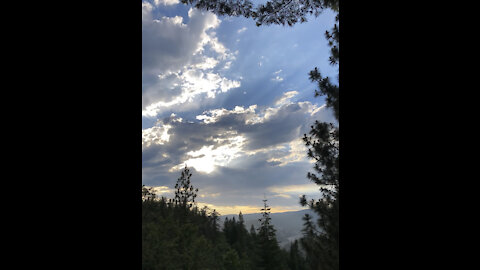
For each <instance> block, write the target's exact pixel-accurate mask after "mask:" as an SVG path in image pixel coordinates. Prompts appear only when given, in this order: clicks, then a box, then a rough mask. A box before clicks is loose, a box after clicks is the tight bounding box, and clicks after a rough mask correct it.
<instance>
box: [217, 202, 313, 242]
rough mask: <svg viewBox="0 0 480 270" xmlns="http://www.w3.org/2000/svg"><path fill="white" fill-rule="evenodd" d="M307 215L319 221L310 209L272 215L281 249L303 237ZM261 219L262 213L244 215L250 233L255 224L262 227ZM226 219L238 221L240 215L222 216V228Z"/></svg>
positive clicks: (256, 226)
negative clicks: (304, 218)
mask: <svg viewBox="0 0 480 270" xmlns="http://www.w3.org/2000/svg"><path fill="white" fill-rule="evenodd" d="M305 214H309V215H311V216H312V217H313V220H315V221H316V220H317V219H318V215H317V214H315V212H313V211H312V210H310V209H305V210H300V211H289V212H282V213H271V214H270V217H271V218H272V220H271V222H272V224H273V226H274V227H275V229H276V230H277V231H276V235H277V240H278V242H279V244H280V247H288V246H289V245H290V242H293V241H295V239H298V238H300V237H302V229H303V223H304V221H303V219H302V217H303V216H305ZM261 217H262V213H253V214H243V219H244V221H245V228H246V229H247V230H248V231H250V227H251V225H252V224H253V226H254V227H255V229H257V228H258V227H259V226H260V221H258V219H260V218H261ZM225 218H228V219H232V218H235V220H238V215H233V214H232V215H223V216H220V226H221V228H223V223H224V221H225Z"/></svg>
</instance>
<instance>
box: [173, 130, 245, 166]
mask: <svg viewBox="0 0 480 270" xmlns="http://www.w3.org/2000/svg"><path fill="white" fill-rule="evenodd" d="M217 140H219V139H217ZM244 143H245V137H243V136H236V137H233V138H229V139H228V143H227V144H225V145H222V146H218V147H216V148H214V146H213V145H208V146H203V147H202V148H201V149H200V150H198V151H190V152H188V153H187V155H188V156H190V157H191V158H190V159H187V160H186V161H185V164H186V165H187V166H189V167H194V168H195V170H197V171H199V172H204V173H207V174H209V173H211V172H213V171H214V170H215V166H226V165H227V164H228V163H230V161H232V160H233V159H235V158H236V157H238V156H239V155H240V154H239V153H240V152H241V151H242V146H243V145H244ZM183 166H184V164H179V165H177V166H175V167H173V168H172V169H171V170H172V171H176V170H179V169H181V168H182V167H183Z"/></svg>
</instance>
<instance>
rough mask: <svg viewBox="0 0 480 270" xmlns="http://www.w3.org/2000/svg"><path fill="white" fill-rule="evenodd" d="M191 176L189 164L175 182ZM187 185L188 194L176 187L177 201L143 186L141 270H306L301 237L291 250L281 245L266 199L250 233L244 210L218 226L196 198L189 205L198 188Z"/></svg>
mask: <svg viewBox="0 0 480 270" xmlns="http://www.w3.org/2000/svg"><path fill="white" fill-rule="evenodd" d="M191 176H192V175H191V174H190V173H189V170H188V168H185V169H184V170H183V171H182V176H181V177H180V178H179V180H178V182H177V185H178V184H179V183H182V182H185V183H186V179H190V177H191ZM188 183H189V184H188V185H186V187H188V188H187V190H188V191H189V192H183V191H182V190H181V189H180V190H179V189H178V188H177V190H176V192H175V199H173V200H172V199H167V198H165V197H157V196H156V195H155V192H154V190H153V189H152V188H147V187H145V186H143V187H142V269H143V270H160V269H192V270H193V269H225V270H247V269H253V270H274V269H275V270H277V269H278V270H282V269H285V270H287V269H306V268H305V259H304V256H303V254H302V252H301V250H300V249H299V245H298V242H297V241H296V242H295V243H292V248H291V249H290V251H286V250H282V249H280V247H279V245H278V242H277V239H276V236H275V228H274V227H273V225H272V224H271V222H270V220H271V218H270V216H269V215H270V208H269V207H268V205H267V204H266V201H267V200H264V208H262V209H261V210H262V211H263V215H262V218H261V219H260V226H259V227H258V229H257V230H255V228H254V227H253V225H252V227H251V228H250V231H247V229H246V228H245V222H244V220H243V215H242V213H241V212H240V213H239V215H238V219H236V218H235V217H233V218H232V219H228V218H226V219H225V221H224V223H223V228H221V229H220V226H219V213H218V212H217V211H215V210H211V209H209V208H208V207H203V208H198V207H197V206H196V204H195V202H193V200H192V203H191V204H192V205H191V206H190V203H185V201H187V202H188V201H189V200H188V198H193V195H196V192H197V191H198V189H191V188H190V187H191V182H190V181H188ZM178 186H181V185H178ZM190 191H191V192H190ZM186 197H188V198H186Z"/></svg>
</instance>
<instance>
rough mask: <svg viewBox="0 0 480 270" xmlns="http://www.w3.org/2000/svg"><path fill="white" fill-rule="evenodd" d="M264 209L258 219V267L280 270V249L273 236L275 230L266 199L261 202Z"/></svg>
mask: <svg viewBox="0 0 480 270" xmlns="http://www.w3.org/2000/svg"><path fill="white" fill-rule="evenodd" d="M263 205H264V207H263V208H262V209H261V211H263V212H262V218H260V219H259V221H260V227H259V228H258V235H257V239H258V245H259V251H260V254H259V255H260V256H259V259H260V260H259V263H258V265H259V267H260V269H265V270H270V269H271V270H274V269H281V268H282V265H281V258H280V247H279V245H278V242H277V238H276V235H275V231H276V230H275V228H274V226H273V225H272V224H271V222H270V220H271V218H270V209H271V208H270V207H269V206H268V205H267V199H264V200H263Z"/></svg>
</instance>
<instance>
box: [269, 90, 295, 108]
mask: <svg viewBox="0 0 480 270" xmlns="http://www.w3.org/2000/svg"><path fill="white" fill-rule="evenodd" d="M296 95H298V92H297V91H289V92H285V93H283V95H282V96H281V97H280V98H279V99H278V100H276V101H275V105H276V106H279V105H283V104H287V103H289V102H290V100H291V99H292V97H294V96H296Z"/></svg>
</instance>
